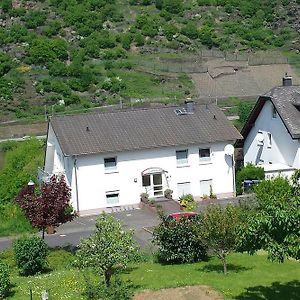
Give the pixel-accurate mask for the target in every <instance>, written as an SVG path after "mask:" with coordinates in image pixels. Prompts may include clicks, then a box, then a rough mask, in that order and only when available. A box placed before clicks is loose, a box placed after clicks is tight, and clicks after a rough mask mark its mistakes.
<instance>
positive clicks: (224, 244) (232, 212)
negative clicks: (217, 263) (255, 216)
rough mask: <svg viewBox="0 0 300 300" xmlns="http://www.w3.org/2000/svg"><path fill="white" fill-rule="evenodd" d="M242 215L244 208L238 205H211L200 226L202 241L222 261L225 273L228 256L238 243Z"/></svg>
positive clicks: (205, 212)
mask: <svg viewBox="0 0 300 300" xmlns="http://www.w3.org/2000/svg"><path fill="white" fill-rule="evenodd" d="M242 216H243V214H242V210H241V208H240V207H238V206H232V205H227V206H226V207H225V208H222V207H221V206H220V205H211V206H208V207H207V209H206V210H205V211H204V213H203V218H202V219H201V224H200V226H199V228H198V229H199V230H198V234H199V239H200V241H201V243H202V244H203V245H205V246H206V247H207V248H208V249H210V250H211V251H213V253H214V254H215V255H216V256H217V257H218V258H219V259H220V260H221V261H222V263H223V270H224V273H225V274H226V273H227V260H226V259H227V256H228V254H229V253H230V252H232V251H234V250H235V249H236V247H237V245H238V241H239V230H238V229H239V226H240V225H241V223H242V219H243V217H242Z"/></svg>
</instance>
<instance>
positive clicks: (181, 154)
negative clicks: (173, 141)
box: [176, 149, 188, 165]
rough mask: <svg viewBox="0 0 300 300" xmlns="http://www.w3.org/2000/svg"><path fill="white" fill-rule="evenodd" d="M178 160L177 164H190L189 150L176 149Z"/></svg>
mask: <svg viewBox="0 0 300 300" xmlns="http://www.w3.org/2000/svg"><path fill="white" fill-rule="evenodd" d="M176 162H177V165H187V164H188V150H187V149H186V150H177V151H176Z"/></svg>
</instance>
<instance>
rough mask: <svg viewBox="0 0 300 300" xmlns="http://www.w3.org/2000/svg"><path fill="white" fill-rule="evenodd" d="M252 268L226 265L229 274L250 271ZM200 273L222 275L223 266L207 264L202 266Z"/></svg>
mask: <svg viewBox="0 0 300 300" xmlns="http://www.w3.org/2000/svg"><path fill="white" fill-rule="evenodd" d="M251 269H252V268H246V267H244V266H241V265H234V264H227V271H228V272H229V273H239V272H243V271H247V270H251ZM199 270H200V271H202V272H217V273H223V265H222V264H218V265H215V264H208V265H206V266H204V267H203V268H201V269H199Z"/></svg>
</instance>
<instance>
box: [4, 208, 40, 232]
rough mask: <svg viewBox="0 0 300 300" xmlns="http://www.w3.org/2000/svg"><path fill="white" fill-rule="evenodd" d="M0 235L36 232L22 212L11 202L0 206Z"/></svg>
mask: <svg viewBox="0 0 300 300" xmlns="http://www.w3.org/2000/svg"><path fill="white" fill-rule="evenodd" d="M0 220H1V221H0V237H3V236H12V235H19V234H24V233H30V232H36V230H35V229H33V228H32V226H31V225H30V223H29V222H28V220H27V219H26V217H25V216H24V214H23V212H22V211H21V210H20V209H19V208H18V207H17V206H16V205H13V204H6V205H2V206H0Z"/></svg>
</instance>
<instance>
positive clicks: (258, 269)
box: [0, 250, 300, 300]
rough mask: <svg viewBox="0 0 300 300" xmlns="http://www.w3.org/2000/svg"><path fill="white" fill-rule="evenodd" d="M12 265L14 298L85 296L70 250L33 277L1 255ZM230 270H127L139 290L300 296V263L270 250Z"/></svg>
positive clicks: (214, 264) (211, 264)
mask: <svg viewBox="0 0 300 300" xmlns="http://www.w3.org/2000/svg"><path fill="white" fill-rule="evenodd" d="M1 258H2V259H3V260H4V261H6V262H8V263H9V264H10V265H11V267H12V278H11V280H12V283H13V285H14V286H13V289H12V294H11V299H20V300H21V299H26V297H28V296H29V288H30V287H31V288H32V290H33V296H34V297H33V299H40V298H39V296H38V295H40V293H41V291H42V290H44V289H47V290H48V291H49V294H50V296H51V297H52V298H51V299H54V300H55V299H78V300H80V299H84V297H83V296H82V292H83V287H84V284H83V278H82V275H81V274H80V273H79V271H77V270H75V269H73V268H72V267H70V262H71V260H72V256H71V255H70V254H68V253H66V252H65V251H61V250H60V251H56V252H52V253H51V255H50V257H49V266H50V268H51V269H52V271H50V272H48V273H46V274H42V275H38V276H32V277H21V276H19V275H18V273H17V270H16V268H15V266H14V263H13V260H12V255H11V252H4V253H2V254H0V259H1ZM228 261H229V265H228V274H227V275H224V274H223V273H222V266H221V264H220V261H219V260H218V259H216V258H212V259H211V260H209V261H207V262H200V263H194V264H184V265H161V264H158V263H154V262H152V261H149V262H144V263H139V264H133V265H131V267H130V268H128V269H127V270H126V271H125V272H123V273H122V278H123V279H124V280H131V281H132V283H133V285H134V286H135V287H136V290H137V291H138V290H143V289H161V288H168V287H179V286H186V285H198V284H199V285H208V286H211V287H212V288H213V289H215V290H217V291H219V292H220V293H221V294H222V295H223V296H224V298H225V299H240V300H241V299H244V300H246V299H247V300H250V299H272V300H279V299H280V300H284V299H287V300H288V299H300V298H299V297H300V296H299V290H300V281H299V274H300V265H299V262H296V261H286V262H285V263H283V264H279V263H272V262H270V261H268V260H267V257H266V255H265V254H261V255H254V256H249V255H247V254H238V253H236V254H232V255H230V256H229V259H228Z"/></svg>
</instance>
